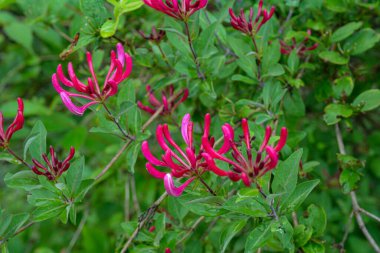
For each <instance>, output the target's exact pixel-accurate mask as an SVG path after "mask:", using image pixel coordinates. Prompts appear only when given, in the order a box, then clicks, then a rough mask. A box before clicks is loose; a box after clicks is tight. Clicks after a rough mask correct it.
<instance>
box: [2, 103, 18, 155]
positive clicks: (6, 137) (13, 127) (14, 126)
mask: <svg viewBox="0 0 380 253" xmlns="http://www.w3.org/2000/svg"><path fill="white" fill-rule="evenodd" d="M17 103H18V110H17V114H16V117H15V119H14V120H13V122H12V124H10V125H9V127H8V129H7V130H6V131H5V133H4V126H3V124H4V117H3V113H2V112H0V147H2V148H5V147H7V146H8V143H9V141H10V140H11V138H12V135H13V134H14V133H15V132H17V131H18V130H20V129H21V128H23V126H24V103H23V101H22V99H21V98H18V99H17Z"/></svg>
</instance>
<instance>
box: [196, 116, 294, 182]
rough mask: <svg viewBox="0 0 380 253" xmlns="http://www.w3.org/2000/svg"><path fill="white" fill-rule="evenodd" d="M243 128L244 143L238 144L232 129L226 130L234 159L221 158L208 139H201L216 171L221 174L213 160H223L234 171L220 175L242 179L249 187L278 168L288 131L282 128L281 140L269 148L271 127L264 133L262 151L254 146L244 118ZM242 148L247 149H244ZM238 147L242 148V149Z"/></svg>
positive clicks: (226, 139)
mask: <svg viewBox="0 0 380 253" xmlns="http://www.w3.org/2000/svg"><path fill="white" fill-rule="evenodd" d="M241 125H242V130H243V140H242V143H236V142H235V140H234V131H233V130H232V131H231V130H229V131H226V132H227V133H228V134H225V135H224V138H225V142H229V143H230V144H231V155H232V158H233V159H230V158H228V157H227V156H222V155H220V154H219V153H218V152H216V151H215V149H214V147H213V145H212V143H211V142H210V140H209V138H208V137H207V136H203V137H202V145H203V147H204V149H205V153H204V154H203V156H204V158H205V160H206V161H207V164H208V165H209V167H210V169H211V170H213V171H214V170H217V171H218V172H220V169H219V168H218V167H217V165H216V164H215V161H214V160H220V161H223V162H226V163H228V164H230V165H231V166H232V170H233V172H230V173H228V172H225V173H224V175H221V174H220V176H228V177H230V179H231V180H233V181H238V180H240V179H241V180H242V181H243V183H244V184H245V185H246V186H250V185H251V183H252V182H254V181H255V179H256V178H258V177H261V176H263V175H264V174H266V173H267V172H268V171H270V170H273V169H274V168H275V167H276V166H277V164H278V159H279V152H280V151H281V149H282V148H283V147H284V146H285V143H286V139H287V136H288V131H287V129H286V128H282V129H281V135H280V140H279V141H278V143H277V145H276V146H274V147H273V146H270V145H269V140H270V137H271V135H272V129H271V127H270V126H268V127H267V128H266V131H265V136H264V140H263V142H262V143H261V146H260V148H259V149H258V150H256V149H255V148H254V147H253V145H252V142H253V139H254V138H252V137H251V134H250V131H249V126H248V121H247V120H246V119H243V120H242V123H241ZM223 128H226V129H231V127H230V126H229V124H225V125H224V126H223ZM243 145H244V146H245V147H243ZM239 146H241V148H240V149H239Z"/></svg>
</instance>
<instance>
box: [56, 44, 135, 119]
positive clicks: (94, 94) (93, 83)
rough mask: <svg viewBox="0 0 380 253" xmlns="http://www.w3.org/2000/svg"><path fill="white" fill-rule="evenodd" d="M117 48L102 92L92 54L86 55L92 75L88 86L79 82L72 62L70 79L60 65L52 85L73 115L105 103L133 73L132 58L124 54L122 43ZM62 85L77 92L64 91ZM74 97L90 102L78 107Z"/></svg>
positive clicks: (113, 53)
mask: <svg viewBox="0 0 380 253" xmlns="http://www.w3.org/2000/svg"><path fill="white" fill-rule="evenodd" d="M116 48H117V52H116V53H115V51H111V64H110V67H109V70H108V74H107V76H106V78H105V81H104V84H103V88H102V90H101V89H100V87H99V83H98V79H97V77H96V75H95V71H94V66H93V62H92V55H91V53H90V52H87V54H86V56H87V63H88V68H89V70H90V73H91V77H88V79H87V85H86V84H84V83H82V82H81V81H79V79H78V78H77V76H76V74H75V71H74V68H73V65H72V63H71V62H70V63H69V65H68V74H69V78H67V77H66V76H65V75H64V73H63V70H62V65H61V64H60V65H58V68H57V72H56V73H55V74H53V76H52V83H53V86H54V88H55V90H56V91H57V92H58V93H59V95H60V96H61V99H62V101H63V103H64V104H65V106H66V107H67V108H68V109H69V110H70V111H71V112H72V113H74V114H77V115H83V113H84V112H85V111H86V110H87V108H88V107H90V106H92V105H94V104H98V103H103V102H104V101H105V100H106V99H107V98H108V97H111V96H113V95H115V94H116V93H117V91H118V85H119V84H120V83H121V82H122V81H123V80H125V79H126V78H127V77H128V76H129V75H130V73H131V71H132V58H131V57H130V56H129V55H128V54H127V53H125V52H124V48H123V46H122V45H121V44H120V43H119V44H117V46H116ZM61 83H62V84H63V85H64V86H66V87H69V88H74V89H75V91H76V92H75V93H74V92H70V91H67V90H65V89H63V88H62V87H61ZM73 97H77V98H82V99H85V100H88V102H87V103H85V104H84V105H83V106H78V105H75V104H74V103H73V101H72V98H73Z"/></svg>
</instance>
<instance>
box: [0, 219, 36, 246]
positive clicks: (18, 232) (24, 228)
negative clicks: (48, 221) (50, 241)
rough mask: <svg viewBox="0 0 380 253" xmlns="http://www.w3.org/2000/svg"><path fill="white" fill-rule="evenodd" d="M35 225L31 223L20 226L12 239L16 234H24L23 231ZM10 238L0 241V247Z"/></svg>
mask: <svg viewBox="0 0 380 253" xmlns="http://www.w3.org/2000/svg"><path fill="white" fill-rule="evenodd" d="M34 224H35V223H34V222H33V221H32V222H30V223H28V224H26V225H25V226H22V227H21V228H20V229H19V230H17V231H16V232H15V233H14V234H13V235H12V237H15V236H16V235H18V234H21V233H22V232H24V231H25V230H27V229H28V228H30V227H31V226H33V225H34ZM9 239H10V238H4V239H2V240H0V246H1V245H3V244H4V243H5V242H6V241H8V240H9Z"/></svg>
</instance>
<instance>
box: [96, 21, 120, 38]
mask: <svg viewBox="0 0 380 253" xmlns="http://www.w3.org/2000/svg"><path fill="white" fill-rule="evenodd" d="M117 25H118V22H116V21H115V20H113V19H110V20H107V21H106V22H105V23H104V24H103V25H102V27H101V28H100V36H102V38H109V37H112V36H113V35H114V34H115V32H116V29H117Z"/></svg>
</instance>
